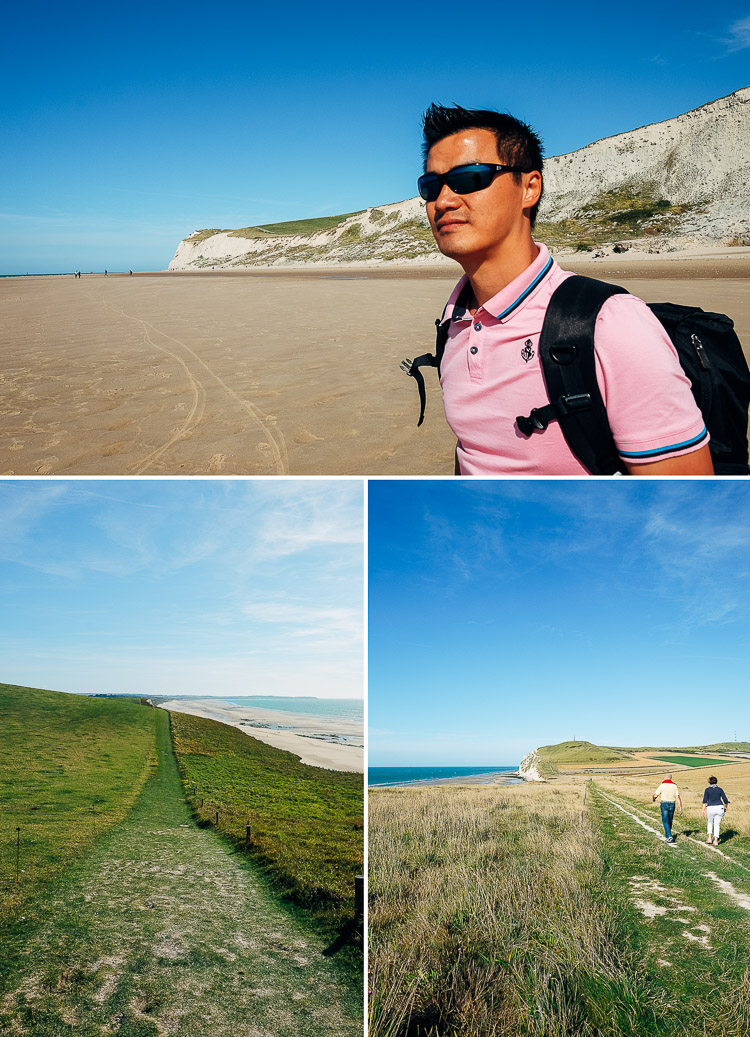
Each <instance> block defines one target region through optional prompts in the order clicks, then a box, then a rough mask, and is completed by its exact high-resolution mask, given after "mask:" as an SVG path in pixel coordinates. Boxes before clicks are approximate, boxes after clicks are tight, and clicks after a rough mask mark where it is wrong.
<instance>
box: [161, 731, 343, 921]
mask: <svg viewBox="0 0 750 1037" xmlns="http://www.w3.org/2000/svg"><path fill="white" fill-rule="evenodd" d="M170 715H171V719H172V737H173V741H174V747H175V752H176V754H177V761H178V765H179V768H180V773H181V775H182V779H183V783H184V786H185V791H186V794H187V797H188V801H189V802H190V803H191V805H192V806H193V809H194V811H195V814H196V816H197V817H198V818H199V819H201V820H203V821H205V822H206V823H211V824H213V823H214V822H215V818H216V812H217V811H218V812H219V824H218V827H219V830H220V831H221V832H223V833H224V834H225V835H227V836H228V837H229V838H230V839H232V840H233V841H234V842H235V843H236V844H237V845H238V846H241V847H243V848H244V847H245V840H246V826H247V825H250V826H251V830H252V841H251V843H250V846H249V847H247V852H248V853H249V854H250V856H251V857H252V858H254V859H255V860H257V861H258V862H260V863H261V864H262V865H263V866H264V869H265V870H266V871H267V873H268V874H269V876H270V877H271V879H272V881H273V883H274V884H275V886H276V887H277V888H278V889H279V890H280V891H281V892H283V893H284V894H285V895H286V896H287V897H288V898H289V899H290V900H292V901H293V902H294V903H296V904H298V905H300V906H301V907H304V908H305V909H307V910H308V911H309V912H310V913H311V914H312V915H313V916H314V917H316V918H317V919H318V920H320V921H321V922H322V923H323V924H324V925H325V926H326V927H327V928H329V929H331V930H333V929H335V928H337V927H339V926H340V925H342V924H343V923H345V922H346V921H347V920H350V919H351V917H352V914H353V898H354V878H355V875H357V874H358V873H360V872H361V871H362V866H363V833H364V778H363V775H361V774H349V773H343V772H341V771H329V770H323V769H322V768H320V767H309V766H307V765H306V764H303V763H300V762H299V760H298V759H297V757H296V756H293V755H292V754H291V753H287V752H283V751H282V750H280V749H275V748H274V747H273V746H270V745H266V744H265V743H264V742H259V741H258V740H257V739H255V738H250V737H249V736H248V735H246V734H245V733H244V732H243V731H239V730H238V729H237V728H234V727H228V726H227V725H226V724H220V723H218V722H217V721H214V720H205V719H202V718H200V717H193V716H187V715H185V714H183V713H171V714H170Z"/></svg>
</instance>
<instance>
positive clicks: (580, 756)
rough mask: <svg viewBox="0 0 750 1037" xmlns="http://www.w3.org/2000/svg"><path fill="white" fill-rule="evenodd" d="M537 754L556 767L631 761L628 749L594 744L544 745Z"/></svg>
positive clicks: (565, 743) (564, 743)
mask: <svg viewBox="0 0 750 1037" xmlns="http://www.w3.org/2000/svg"><path fill="white" fill-rule="evenodd" d="M537 752H538V754H539V756H540V758H541V759H542V760H543V761H546V762H549V763H552V764H554V765H555V766H560V765H562V766H565V765H566V764H580V763H617V762H618V761H619V760H629V759H630V758H631V751H630V750H628V749H611V748H609V747H608V746H603V745H594V744H593V743H592V742H558V744H557V745H543V746H541V747H540V748H539V749H537Z"/></svg>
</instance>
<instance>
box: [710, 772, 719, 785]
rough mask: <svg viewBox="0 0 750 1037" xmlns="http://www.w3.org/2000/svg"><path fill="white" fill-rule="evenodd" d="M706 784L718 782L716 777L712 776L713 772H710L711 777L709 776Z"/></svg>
mask: <svg viewBox="0 0 750 1037" xmlns="http://www.w3.org/2000/svg"><path fill="white" fill-rule="evenodd" d="M708 784H709V785H716V784H718V782H717V779H716V778H715V777H714V776H713V774H712V775H711V777H710V778H709V779H708Z"/></svg>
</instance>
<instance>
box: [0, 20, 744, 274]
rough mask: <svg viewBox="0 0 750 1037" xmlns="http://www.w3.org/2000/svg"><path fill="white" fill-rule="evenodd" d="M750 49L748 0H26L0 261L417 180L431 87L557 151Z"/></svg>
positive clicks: (696, 91)
mask: <svg viewBox="0 0 750 1037" xmlns="http://www.w3.org/2000/svg"><path fill="white" fill-rule="evenodd" d="M749 55H750V8H748V6H747V4H745V5H738V4H736V3H730V4H729V5H705V4H698V3H695V2H686V3H681V4H674V3H668V4H653V3H645V2H643V0H635V2H633V3H630V4H629V5H628V6H627V8H622V7H617V5H614V6H607V5H600V4H599V3H598V2H597V3H594V2H585V3H579V4H577V5H574V6H573V7H570V6H566V5H564V4H560V3H554V4H552V3H549V2H544V3H541V4H537V5H535V6H534V7H532V8H529V7H528V6H524V5H519V4H516V5H507V4H503V5H492V4H486V5H480V6H477V7H475V8H474V9H473V10H471V9H464V8H461V7H460V6H459V7H457V6H456V5H455V4H454V3H448V2H447V0H435V2H434V3H432V4H431V5H423V4H421V5H420V4H414V5H411V6H409V5H406V6H404V5H403V4H401V3H394V2H392V0H385V2H383V3H379V4H377V5H375V4H368V3H365V4H363V5H357V4H350V5H346V6H343V7H341V6H333V5H326V4H322V5H321V4H318V5H315V4H307V3H301V2H299V0H289V2H287V3H284V4H245V3H242V4H241V3H237V2H235V0H229V2H226V3H223V4H214V5H206V4H203V3H201V4H198V3H195V2H194V0H186V2H184V3H181V4H175V3H167V4H156V5H154V4H150V3H149V4H146V3H144V2H143V0H134V2H132V3H130V4H128V5H125V6H123V5H116V4H115V5H113V4H109V5H107V4H102V3H95V4H94V3H91V2H87V0H83V2H81V3H78V4H61V3H57V4H52V3H44V4H42V5H41V6H40V5H36V4H26V5H23V4H15V5H11V6H10V8H9V9H8V10H7V11H6V12H5V14H4V19H3V47H2V62H0V108H1V110H2V123H1V124H2V127H3V147H2V156H1V157H0V184H1V185H2V186H1V187H0V274H8V273H25V272H26V271H27V270H28V271H31V272H56V271H69V270H73V269H75V268H77V267H80V268H81V269H83V270H102V269H103V268H104V267H105V266H106V267H108V268H109V269H110V270H124V269H128V268H131V267H132V268H133V269H135V270H144V269H146V270H148V269H163V268H165V267H166V266H167V264H168V263H169V261H170V259H171V258H172V255H173V253H174V250H175V248H176V246H177V244H178V242H179V241H180V239H181V238H183V237H185V236H187V235H188V234H190V233H191V232H192V231H193V230H195V229H197V228H204V227H224V228H235V227H243V226H250V225H256V224H263V223H269V222H277V221H281V220H290V219H297V218H301V217H309V216H321V215H330V214H337V213H342V212H350V211H353V210H357V209H362V208H366V207H367V206H370V205H377V204H382V203H386V202H393V201H399V200H401V199H403V198H408V197H412V196H413V195H414V194H415V193H416V188H415V178H416V176H417V174H418V172H419V169H418V166H419V145H420V113H421V112H422V111H423V110H424V109H425V108H426V107H427V105H428V104H429V103H430V102H431V101H433V100H435V101H439V102H442V103H446V104H449V103H452V102H457V103H460V104H463V105H466V106H468V107H497V108H500V109H508V110H510V111H512V112H513V113H514V114H516V115H519V116H520V117H522V118H524V119H526V120H528V121H530V122H531V123H532V125H534V126H535V128H536V129H537V130H538V131H539V132H540V133H541V135H542V137H543V139H544V140H545V142H546V148H547V153H548V154H549V155H553V154H561V153H563V152H567V151H572V150H575V149H577V148H579V147H583V146H584V145H585V144H588V143H590V142H591V141H593V140H597V139H599V138H601V137H603V136H607V135H610V134H613V133H618V132H621V131H624V130H630V129H633V128H635V127H636V126H640V125H643V124H646V123H650V122H655V121H659V120H662V119H667V118H671V117H673V116H676V115H679V114H680V113H681V112H684V111H687V110H689V109H691V108H694V107H697V106H698V105H700V104H703V103H705V102H707V101H711V100H714V99H716V98H717V97H721V96H724V95H726V94H728V93H731V92H732V91H733V90H736V89H738V88H740V87H742V86H746V85H748V83H750V73H749V68H748V56H749Z"/></svg>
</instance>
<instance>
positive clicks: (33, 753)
mask: <svg viewBox="0 0 750 1037" xmlns="http://www.w3.org/2000/svg"><path fill="white" fill-rule="evenodd" d="M155 713H156V711H155V710H153V709H150V708H149V707H148V706H144V705H141V704H140V703H139V702H138V701H136V700H134V699H101V698H96V697H89V696H84V695H67V694H63V693H61V692H55V691H44V690H41V689H38V688H25V687H19V686H17V685H12V684H0V724H1V725H2V732H3V737H2V741H1V742H0V775H1V781H0V917H2V916H3V915H7V914H8V913H12V911H13V909H14V908H15V907H17V906H18V905H19V904H20V903H21V902H23V901H24V900H25V899H26V898H27V897H28V896H29V895H31V894H32V893H34V892H36V891H38V890H39V889H40V888H41V887H42V886H44V885H45V883H47V882H48V881H49V880H50V879H52V878H53V877H54V876H56V875H57V874H59V873H60V872H61V871H62V870H63V869H64V868H65V867H66V865H68V864H69V863H71V862H72V861H73V860H75V859H76V858H78V857H80V856H82V855H83V854H84V853H85V852H86V851H87V850H88V848H89V847H90V846H91V844H92V843H93V842H94V840H95V839H96V838H97V836H99V835H101V833H102V832H103V831H104V830H105V829H108V828H110V827H111V826H112V825H113V824H114V823H115V822H117V821H119V820H121V819H122V818H123V817H125V816H126V814H127V813H128V811H129V810H130V808H131V807H132V805H133V803H134V802H135V799H136V797H137V795H138V793H139V792H140V790H141V788H142V787H143V785H144V783H145V781H146V778H147V777H148V774H149V772H150V768H151V766H152V764H153V763H154V759H155V750H154V745H155V741H154V740H155V721H156V716H155ZM17 862H18V879H17V876H16V872H17Z"/></svg>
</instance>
